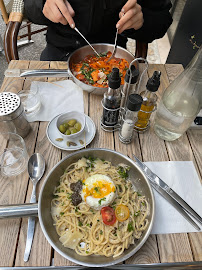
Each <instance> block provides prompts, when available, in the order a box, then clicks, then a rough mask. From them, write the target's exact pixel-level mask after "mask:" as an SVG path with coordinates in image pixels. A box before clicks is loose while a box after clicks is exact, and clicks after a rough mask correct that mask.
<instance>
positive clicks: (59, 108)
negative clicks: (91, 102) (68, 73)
mask: <svg viewBox="0 0 202 270" xmlns="http://www.w3.org/2000/svg"><path fill="white" fill-rule="evenodd" d="M36 86H38V92H39V95H40V98H41V108H40V111H39V112H38V113H37V114H35V115H33V116H28V117H27V120H28V121H29V122H34V121H50V120H52V119H53V118H54V117H55V116H56V115H58V114H60V113H64V112H67V111H79V112H81V113H83V112H84V104H83V90H82V89H81V88H80V87H79V86H78V85H76V84H75V83H74V82H73V81H71V80H64V81H55V82H39V81H34V82H32V85H31V89H32V87H33V88H35V87H36Z"/></svg>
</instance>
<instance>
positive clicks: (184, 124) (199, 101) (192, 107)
mask: <svg viewBox="0 0 202 270" xmlns="http://www.w3.org/2000/svg"><path fill="white" fill-rule="evenodd" d="M201 106H202V46H201V47H200V49H199V50H198V52H197V53H196V54H195V56H194V57H193V59H192V60H191V62H190V63H189V65H188V66H187V67H186V68H185V70H184V71H183V72H182V73H181V74H180V75H179V76H178V77H177V78H176V79H175V80H174V81H173V82H172V83H171V84H170V85H169V86H168V88H167V89H166V90H165V91H164V93H163V96H162V99H161V102H160V104H159V106H158V109H157V112H156V115H155V119H154V131H155V133H156V134H157V136H159V137H160V138H161V139H164V140H167V141H174V140H176V139H178V138H179V137H180V136H181V135H182V134H183V133H184V132H185V131H186V130H187V129H188V128H189V127H190V126H191V123H192V122H193V121H194V119H195V117H196V115H197V114H198V112H199V110H200V109H201Z"/></svg>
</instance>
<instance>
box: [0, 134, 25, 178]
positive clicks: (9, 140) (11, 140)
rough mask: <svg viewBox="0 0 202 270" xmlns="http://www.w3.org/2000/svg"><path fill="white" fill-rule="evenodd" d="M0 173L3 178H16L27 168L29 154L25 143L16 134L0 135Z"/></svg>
mask: <svg viewBox="0 0 202 270" xmlns="http://www.w3.org/2000/svg"><path fill="white" fill-rule="evenodd" d="M0 141H1V145H0V172H1V174H2V175H3V176H15V175H18V174H20V173H22V172H23V171H24V170H25V169H26V168H27V163H28V154H27V149H26V146H25V142H24V140H23V138H22V137H21V136H19V135H18V134H16V133H11V132H5V133H0Z"/></svg>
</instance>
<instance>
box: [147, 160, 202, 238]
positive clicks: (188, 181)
mask: <svg viewBox="0 0 202 270" xmlns="http://www.w3.org/2000/svg"><path fill="white" fill-rule="evenodd" d="M145 165H146V166H148V167H149V168H150V169H151V170H152V171H153V172H154V173H156V174H157V175H158V176H159V177H160V178H161V179H162V180H163V181H164V182H165V183H166V184H167V185H169V186H170V187H171V188H172V189H173V190H174V191H175V192H176V193H178V194H179V195H180V196H181V197H182V198H183V199H184V200H185V201H186V202H187V203H188V204H189V205H190V206H191V207H192V208H193V209H194V210H195V211H196V212H197V213H198V214H199V215H200V216H201V217H202V185H201V183H200V180H199V178H198V174H197V172H196V169H195V167H194V164H193V162H192V161H165V162H145ZM153 191H154V196H155V202H156V213H155V218H154V225H153V229H152V232H151V233H152V234H167V233H183V232H197V230H196V229H195V228H194V227H193V226H192V225H191V224H190V223H189V222H188V221H187V220H186V219H185V218H184V217H183V216H182V215H181V214H180V213H179V212H178V211H177V210H176V209H175V208H174V207H173V206H172V205H171V204H170V203H169V202H168V201H166V200H165V199H164V198H163V197H162V196H161V195H160V194H159V193H158V192H157V191H156V190H154V189H153ZM193 220H194V221H195V222H196V223H197V224H198V225H199V227H200V228H201V230H202V226H201V225H200V224H199V223H198V222H197V221H196V220H195V219H194V218H193Z"/></svg>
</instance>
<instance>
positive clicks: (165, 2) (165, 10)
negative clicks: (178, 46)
mask: <svg viewBox="0 0 202 270" xmlns="http://www.w3.org/2000/svg"><path fill="white" fill-rule="evenodd" d="M129 1H130V2H131V1H133V2H136V0H128V1H127V3H128V2H129ZM127 3H126V5H127ZM137 4H139V5H140V6H141V12H142V14H143V24H142V26H141V27H140V28H135V27H127V28H125V29H124V31H123V32H122V35H124V36H127V37H129V38H133V39H136V40H140V41H144V42H152V41H153V40H155V39H158V38H161V37H163V36H164V34H165V33H166V31H167V30H168V28H169V26H170V25H171V23H172V17H171V14H170V12H169V10H170V8H171V6H172V5H171V2H170V0H139V1H137ZM126 5H125V6H126ZM125 6H124V7H125ZM124 7H123V9H124ZM126 15H127V12H126V13H125V15H124V16H123V17H121V13H120V18H121V19H120V20H119V22H118V23H117V24H120V26H119V27H120V28H121V27H122V22H123V20H124V17H125V16H126ZM134 16H136V15H134ZM139 17H140V16H139ZM125 25H126V24H125ZM120 28H119V29H120ZM122 30H123V28H122Z"/></svg>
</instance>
